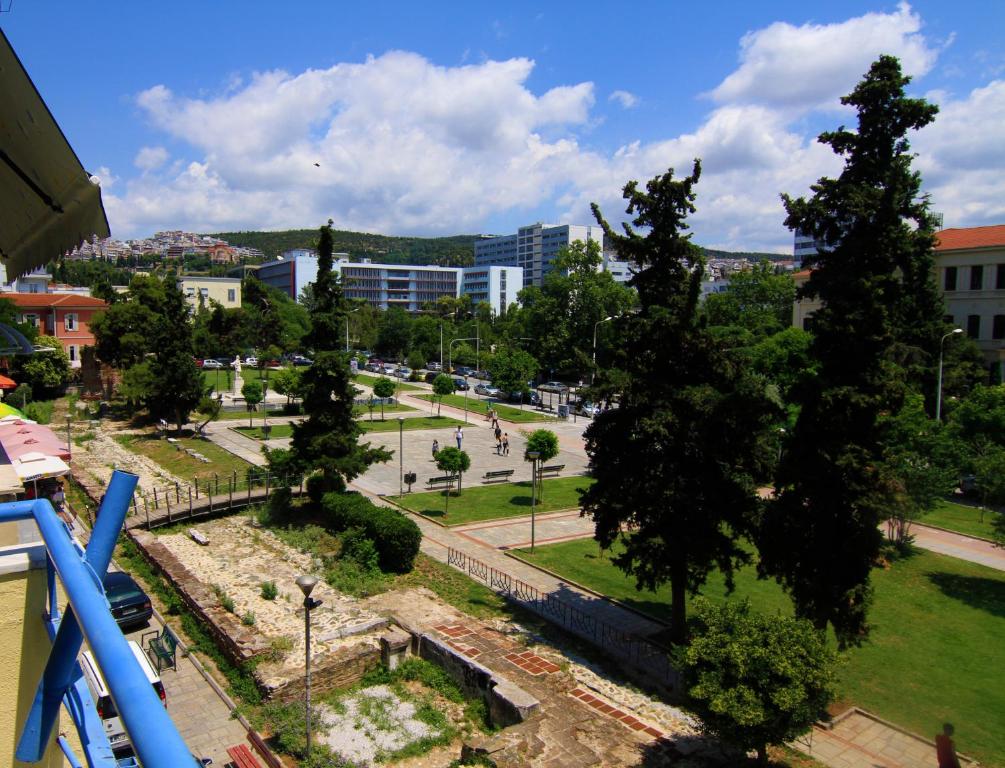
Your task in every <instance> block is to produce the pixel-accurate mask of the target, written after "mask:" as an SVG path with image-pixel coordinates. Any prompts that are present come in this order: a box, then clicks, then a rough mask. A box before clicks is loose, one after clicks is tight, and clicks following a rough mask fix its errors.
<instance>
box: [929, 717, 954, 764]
mask: <svg viewBox="0 0 1005 768" xmlns="http://www.w3.org/2000/svg"><path fill="white" fill-rule="evenodd" d="M954 730H955V729H954V728H953V724H952V723H946V724H945V725H943V726H942V733H940V734H939V735H938V736H936V737H935V757H936V759H937V760H938V761H939V768H960V759H959V758H958V757H957V756H956V744H955V743H954V742H953V732H954Z"/></svg>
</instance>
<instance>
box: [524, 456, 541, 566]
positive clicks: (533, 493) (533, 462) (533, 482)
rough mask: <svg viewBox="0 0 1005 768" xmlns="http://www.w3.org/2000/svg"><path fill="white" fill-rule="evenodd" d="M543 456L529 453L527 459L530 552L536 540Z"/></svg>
mask: <svg viewBox="0 0 1005 768" xmlns="http://www.w3.org/2000/svg"><path fill="white" fill-rule="evenodd" d="M540 456H541V453H540V451H528V453H527V458H528V459H530V551H531V552H533V551H534V542H535V540H536V522H537V521H536V519H535V515H534V511H535V508H536V507H537V460H538V458H539V457H540Z"/></svg>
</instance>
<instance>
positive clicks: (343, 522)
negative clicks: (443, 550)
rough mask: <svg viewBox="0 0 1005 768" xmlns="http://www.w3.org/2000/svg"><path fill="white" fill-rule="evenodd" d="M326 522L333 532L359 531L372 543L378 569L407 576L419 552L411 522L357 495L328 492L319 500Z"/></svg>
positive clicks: (417, 534)
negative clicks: (353, 529)
mask: <svg viewBox="0 0 1005 768" xmlns="http://www.w3.org/2000/svg"><path fill="white" fill-rule="evenodd" d="M322 509H323V511H324V514H325V517H326V519H327V522H328V523H329V524H330V525H331V527H332V529H333V530H335V531H345V530H348V529H349V528H359V529H361V530H362V532H363V534H364V535H365V536H366V538H368V539H370V541H372V542H373V544H374V546H375V547H376V549H377V557H378V558H379V564H380V568H381V570H383V571H385V572H391V573H408V572H409V571H411V570H412V566H413V564H414V562H415V556H416V555H417V554H418V553H419V544H420V542H421V541H422V533H421V532H420V531H419V526H417V525H416V524H415V523H414V522H413V521H412V520H409V519H408V518H407V517H405V516H404V515H402V514H401V513H399V512H395V511H394V510H393V509H388V508H386V507H378V506H376V505H375V504H373V503H372V502H371V501H370V500H369V499H367V498H366V497H365V496H361V495H359V494H356V493H329V494H326V495H325V496H324V499H323V500H322Z"/></svg>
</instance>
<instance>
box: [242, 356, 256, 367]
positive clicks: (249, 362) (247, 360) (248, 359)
mask: <svg viewBox="0 0 1005 768" xmlns="http://www.w3.org/2000/svg"><path fill="white" fill-rule="evenodd" d="M244 364H245V365H250V366H251V367H252V368H254V367H255V366H257V365H258V358H257V357H246V358H244Z"/></svg>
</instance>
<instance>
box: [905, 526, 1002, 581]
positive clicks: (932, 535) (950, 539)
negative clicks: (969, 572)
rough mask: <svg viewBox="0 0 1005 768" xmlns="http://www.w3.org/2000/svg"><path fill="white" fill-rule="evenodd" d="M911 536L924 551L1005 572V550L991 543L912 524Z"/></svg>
mask: <svg viewBox="0 0 1005 768" xmlns="http://www.w3.org/2000/svg"><path fill="white" fill-rule="evenodd" d="M911 534H912V535H913V536H914V543H915V544H917V545H918V546H919V547H921V548H922V549H928V550H931V551H932V552H938V553H939V554H942V555H949V556H950V557H957V558H959V559H960V560H969V561H970V562H971V563H979V564H980V565H986V566H987V567H988V568H994V569H995V570H998V571H1005V549H1003V548H1001V547H996V546H995V545H994V544H991V543H990V542H987V541H983V540H981V539H975V538H973V537H971V536H964V535H963V534H960V533H953V532H952V531H945V530H942V529H940V528H930V527H929V526H927V525H922V524H921V523H912V524H911Z"/></svg>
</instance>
